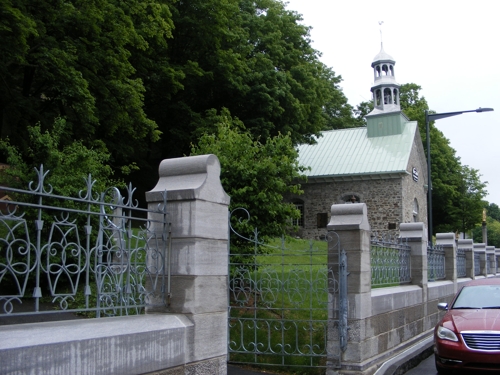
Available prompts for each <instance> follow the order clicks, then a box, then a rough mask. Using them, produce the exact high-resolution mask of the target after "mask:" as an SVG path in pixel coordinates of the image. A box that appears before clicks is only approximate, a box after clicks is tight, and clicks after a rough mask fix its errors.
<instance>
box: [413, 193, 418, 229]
mask: <svg viewBox="0 0 500 375" xmlns="http://www.w3.org/2000/svg"><path fill="white" fill-rule="evenodd" d="M418 221H419V219H418V201H417V198H415V199H414V200H413V222H414V223H416V222H418Z"/></svg>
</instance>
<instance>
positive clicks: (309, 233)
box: [291, 46, 427, 239]
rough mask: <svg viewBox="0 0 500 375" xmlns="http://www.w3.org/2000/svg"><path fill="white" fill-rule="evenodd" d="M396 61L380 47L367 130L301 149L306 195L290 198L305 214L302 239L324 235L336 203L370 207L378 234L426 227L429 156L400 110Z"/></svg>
mask: <svg viewBox="0 0 500 375" xmlns="http://www.w3.org/2000/svg"><path fill="white" fill-rule="evenodd" d="M395 63H396V62H395V60H394V59H393V58H392V57H391V56H390V55H388V54H387V53H386V52H385V51H384V49H383V46H382V48H381V50H380V52H379V54H378V55H377V56H375V58H374V60H373V62H372V64H371V66H372V68H373V74H374V84H373V86H372V87H371V92H372V95H373V104H374V109H373V111H372V112H370V113H369V114H368V115H367V116H366V120H367V126H366V127H362V128H351V129H340V130H330V131H324V132H322V136H321V137H318V138H317V139H316V141H317V143H316V144H314V145H301V146H299V162H300V164H301V165H303V166H306V167H309V168H310V170H308V171H306V172H305V174H306V175H307V182H302V183H301V185H302V188H303V190H304V194H302V195H300V196H293V197H291V200H292V202H293V203H294V204H295V205H296V206H297V208H299V210H300V211H301V214H302V216H301V218H300V220H297V221H296V223H295V224H296V225H298V227H299V231H298V235H299V236H301V237H304V238H311V239H314V238H319V237H322V236H324V235H325V228H326V225H327V224H328V221H329V218H330V211H331V210H330V208H331V206H332V204H356V203H360V202H363V203H366V205H367V208H368V220H369V223H370V226H371V229H372V232H374V233H377V234H378V235H382V234H386V233H391V234H394V235H397V234H398V233H399V224H400V223H408V222H423V223H424V224H425V225H427V198H426V197H427V167H426V165H427V164H426V157H425V154H424V149H423V145H422V140H421V138H420V133H419V130H418V126H417V122H416V121H409V119H408V118H407V117H406V116H405V114H404V113H403V112H402V111H401V107H400V103H399V88H400V85H399V84H398V83H397V82H396V78H395V71H394V66H395Z"/></svg>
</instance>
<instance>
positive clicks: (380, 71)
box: [370, 42, 401, 115]
mask: <svg viewBox="0 0 500 375" xmlns="http://www.w3.org/2000/svg"><path fill="white" fill-rule="evenodd" d="M394 65H396V61H395V60H394V59H393V58H392V57H391V56H390V55H389V54H387V53H386V52H385V51H384V47H383V44H382V42H381V43H380V52H379V53H378V54H377V56H375V58H374V59H373V62H372V68H373V77H374V83H373V85H372V88H371V91H372V94H373V111H372V112H371V113H370V115H376V114H381V113H389V112H396V111H401V107H400V105H399V84H398V83H397V82H396V77H395V75H394Z"/></svg>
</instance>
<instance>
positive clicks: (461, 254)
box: [457, 249, 467, 277]
mask: <svg viewBox="0 0 500 375" xmlns="http://www.w3.org/2000/svg"><path fill="white" fill-rule="evenodd" d="M466 276H467V267H466V257H465V249H457V277H466Z"/></svg>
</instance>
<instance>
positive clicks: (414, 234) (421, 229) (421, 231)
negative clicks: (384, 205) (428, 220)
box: [399, 222, 427, 242]
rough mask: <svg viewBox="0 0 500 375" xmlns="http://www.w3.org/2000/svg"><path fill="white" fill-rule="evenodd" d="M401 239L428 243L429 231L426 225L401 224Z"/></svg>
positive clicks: (419, 223)
mask: <svg viewBox="0 0 500 375" xmlns="http://www.w3.org/2000/svg"><path fill="white" fill-rule="evenodd" d="M399 237H400V238H408V239H410V238H411V239H420V240H421V241H422V242H425V241H427V230H426V228H425V226H424V223H421V222H418V223H401V224H399Z"/></svg>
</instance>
